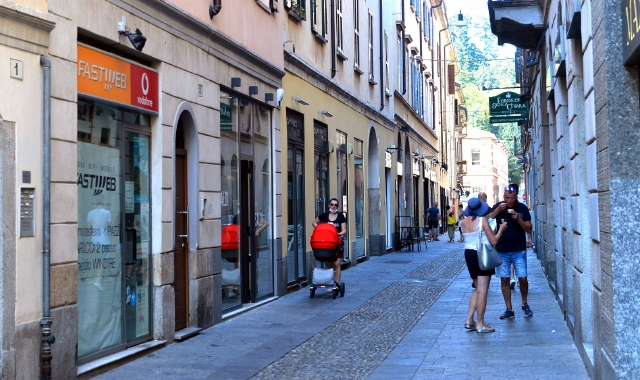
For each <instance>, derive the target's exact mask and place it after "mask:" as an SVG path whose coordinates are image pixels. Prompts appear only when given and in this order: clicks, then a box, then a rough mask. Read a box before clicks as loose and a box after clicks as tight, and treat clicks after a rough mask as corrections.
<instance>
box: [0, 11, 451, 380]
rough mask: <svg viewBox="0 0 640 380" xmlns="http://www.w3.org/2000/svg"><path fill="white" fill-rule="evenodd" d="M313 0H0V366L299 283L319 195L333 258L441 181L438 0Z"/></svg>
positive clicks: (412, 212)
mask: <svg viewBox="0 0 640 380" xmlns="http://www.w3.org/2000/svg"><path fill="white" fill-rule="evenodd" d="M313 4H314V6H315V7H316V9H314V10H313V13H312V9H311V7H310V4H309V2H306V1H302V0H300V1H295V0H291V1H285V2H278V1H275V0H270V1H267V0H258V1H256V0H239V1H235V2H232V3H227V2H224V3H222V4H221V3H220V2H217V1H214V2H210V1H205V0H198V1H183V0H177V1H172V2H168V1H150V0H135V1H134V0H132V1H119V2H113V1H106V0H90V1H84V2H79V3H78V2H68V1H60V0H52V1H9V0H0V23H1V24H2V25H3V28H2V30H0V37H1V38H0V53H2V56H3V57H7V60H6V61H5V62H4V63H3V64H2V65H4V66H3V67H4V68H5V70H4V72H5V73H9V75H4V76H0V88H2V89H3V91H2V93H0V127H1V129H0V138H1V139H2V150H1V154H0V157H1V161H0V167H1V168H2V169H1V170H0V173H2V174H1V175H2V183H3V186H2V193H1V194H0V195H1V198H2V202H3V203H2V208H1V211H0V218H2V221H3V225H4V226H8V227H6V228H5V229H4V230H3V240H2V255H1V260H2V268H3V271H2V275H1V276H2V277H1V278H0V282H1V284H2V287H1V288H0V291H1V292H2V297H1V299H2V304H1V305H0V313H1V315H0V318H1V320H2V335H1V336H0V340H1V346H2V356H1V360H0V363H1V365H2V367H1V371H2V377H3V378H7V379H13V378H37V377H41V376H45V377H46V376H51V377H53V378H65V379H66V378H74V377H77V376H83V377H90V376H93V375H95V374H97V373H99V372H100V371H103V370H104V369H105V368H107V367H108V366H110V365H117V364H118V363H119V362H120V361H122V360H126V358H128V357H130V356H131V355H135V354H139V353H141V352H144V351H145V350H150V349H154V348H156V347H159V346H162V345H165V344H169V343H171V342H173V341H176V340H183V339H187V338H188V337H190V336H192V335H194V334H197V333H198V332H199V331H200V330H201V329H203V328H206V327H209V326H211V325H213V324H216V323H219V322H221V321H222V320H224V319H226V318H230V317H233V316H234V315H236V314H237V313H241V312H243V311H245V310H247V309H249V308H252V307H255V306H259V305H261V304H263V303H266V302H269V301H271V300H273V299H275V298H277V297H280V296H283V295H285V294H286V293H287V291H288V290H293V289H296V288H300V287H301V286H303V285H305V284H306V283H307V281H308V272H309V269H310V268H311V267H312V265H313V255H312V252H311V249H310V246H309V243H308V239H309V236H310V234H311V222H312V221H313V219H314V218H315V216H316V215H317V214H318V213H320V212H322V211H325V210H326V207H327V201H328V199H329V198H332V197H336V198H338V199H339V200H340V202H341V207H342V209H343V211H344V212H345V213H346V215H347V217H348V221H349V233H348V244H347V254H346V260H345V262H344V264H345V266H348V265H357V264H358V262H361V261H362V260H366V259H367V258H368V257H369V256H371V255H380V254H384V253H386V252H388V251H391V250H396V249H400V248H402V244H403V243H402V236H401V235H400V233H399V227H412V228H414V227H415V228H420V230H418V229H416V230H414V232H413V233H422V230H421V228H422V227H423V226H424V212H425V210H426V209H427V208H428V206H429V203H430V202H431V201H434V200H437V201H439V202H441V203H442V204H445V203H449V202H450V201H451V200H452V199H453V198H454V197H455V186H456V185H455V180H454V179H455V178H456V173H455V172H456V165H455V145H454V144H453V138H454V126H455V113H456V112H457V107H458V106H459V103H460V102H459V101H458V102H456V99H458V100H459V98H460V96H459V95H456V92H455V78H454V76H451V75H449V74H450V73H452V72H455V68H453V67H452V65H451V64H450V63H451V62H453V61H455V53H454V52H453V50H452V45H451V44H450V40H451V35H450V31H449V24H448V21H447V15H446V8H445V5H444V4H443V3H442V2H436V1H424V0H422V1H418V0H407V1H403V2H400V3H395V2H387V1H375V2H371V1H362V0H356V1H341V2H339V7H335V8H331V7H330V5H331V4H330V2H329V1H320V0H318V1H315V2H313ZM331 18H333V25H334V26H335V25H340V27H339V28H336V29H333V30H332V29H331V25H332V22H331ZM337 21H341V22H337ZM283 30H284V33H283ZM445 141H446V142H445ZM312 192H313V194H314V196H313V197H311V196H309V194H311V193H312ZM398 217H400V218H398Z"/></svg>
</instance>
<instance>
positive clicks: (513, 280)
mask: <svg viewBox="0 0 640 380" xmlns="http://www.w3.org/2000/svg"><path fill="white" fill-rule="evenodd" d="M509 287H510V288H511V289H515V287H516V278H515V277H511V282H510V283H509Z"/></svg>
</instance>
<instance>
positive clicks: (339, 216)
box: [313, 198, 347, 288]
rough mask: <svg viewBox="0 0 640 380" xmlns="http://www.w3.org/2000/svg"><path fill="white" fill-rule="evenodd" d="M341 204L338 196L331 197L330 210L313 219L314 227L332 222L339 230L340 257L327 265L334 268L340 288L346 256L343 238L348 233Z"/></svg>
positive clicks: (336, 281) (335, 277)
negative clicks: (339, 210) (342, 263)
mask: <svg viewBox="0 0 640 380" xmlns="http://www.w3.org/2000/svg"><path fill="white" fill-rule="evenodd" d="M339 205H340V203H339V201H338V199H337V198H331V200H330V201H329V212H325V213H323V214H320V215H318V217H317V218H316V220H314V221H313V228H316V226H317V225H318V224H320V223H330V224H332V225H333V226H334V227H335V228H336V230H337V231H338V236H339V237H340V246H339V248H338V259H337V260H336V261H334V262H327V266H328V267H329V268H333V270H334V281H335V283H336V286H337V287H338V288H340V277H341V275H342V273H341V267H340V264H341V262H342V259H343V258H344V245H343V244H344V243H343V241H342V238H343V237H344V235H346V233H347V218H346V217H345V216H344V214H343V213H341V212H338V206H339Z"/></svg>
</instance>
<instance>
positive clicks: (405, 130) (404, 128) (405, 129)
mask: <svg viewBox="0 0 640 380" xmlns="http://www.w3.org/2000/svg"><path fill="white" fill-rule="evenodd" d="M400 130H401V131H402V132H409V127H405V126H402V127H400Z"/></svg>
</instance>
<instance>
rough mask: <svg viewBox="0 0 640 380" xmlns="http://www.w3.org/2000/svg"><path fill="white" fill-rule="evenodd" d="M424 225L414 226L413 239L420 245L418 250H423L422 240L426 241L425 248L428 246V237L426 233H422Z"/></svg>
mask: <svg viewBox="0 0 640 380" xmlns="http://www.w3.org/2000/svg"><path fill="white" fill-rule="evenodd" d="M422 229H424V227H422V228H421V227H414V228H413V230H412V238H413V241H414V242H415V243H416V244H417V245H418V251H422V242H423V241H424V248H425V249H426V248H427V239H426V237H425V235H423V234H422V232H421V230H422Z"/></svg>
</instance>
